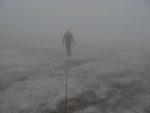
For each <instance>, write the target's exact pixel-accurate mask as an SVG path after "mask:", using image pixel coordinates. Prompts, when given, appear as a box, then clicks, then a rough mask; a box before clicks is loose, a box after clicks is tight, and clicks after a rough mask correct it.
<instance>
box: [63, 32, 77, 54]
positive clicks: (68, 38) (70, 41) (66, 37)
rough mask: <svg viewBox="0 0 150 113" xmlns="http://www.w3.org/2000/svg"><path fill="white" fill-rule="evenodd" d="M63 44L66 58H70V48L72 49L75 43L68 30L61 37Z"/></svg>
mask: <svg viewBox="0 0 150 113" xmlns="http://www.w3.org/2000/svg"><path fill="white" fill-rule="evenodd" d="M63 44H65V46H66V52H67V56H70V55H71V47H72V45H75V41H74V38H73V36H72V34H71V32H70V31H69V30H68V31H67V32H66V33H65V34H64V36H63Z"/></svg>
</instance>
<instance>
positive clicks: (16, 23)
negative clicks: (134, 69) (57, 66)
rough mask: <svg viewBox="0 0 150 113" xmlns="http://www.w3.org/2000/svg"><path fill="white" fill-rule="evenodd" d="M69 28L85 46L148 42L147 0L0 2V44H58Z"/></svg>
mask: <svg viewBox="0 0 150 113" xmlns="http://www.w3.org/2000/svg"><path fill="white" fill-rule="evenodd" d="M149 5H150V4H149ZM68 29H70V30H71V32H72V34H73V35H74V37H75V39H76V40H77V41H78V42H80V43H85V44H88V45H89V44H91V45H92V44H93V45H95V44H96V45H98V44H102V45H109V44H110V43H112V44H119V43H120V44H123V43H135V42H137V43H136V44H144V43H148V41H149V39H150V7H149V6H148V3H147V0H4V1H3V2H0V42H1V43H0V44H5V45H9V43H14V44H19V43H22V44H23V43H26V44H28V43H32V44H54V42H56V43H60V42H61V40H62V36H63V34H64V32H66V31H67V30H68ZM3 42H4V43H3ZM149 42H150V41H149Z"/></svg>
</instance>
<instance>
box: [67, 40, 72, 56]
mask: <svg viewBox="0 0 150 113" xmlns="http://www.w3.org/2000/svg"><path fill="white" fill-rule="evenodd" d="M66 52H67V55H68V56H70V55H71V44H70V43H68V44H66Z"/></svg>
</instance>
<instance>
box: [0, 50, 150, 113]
mask: <svg viewBox="0 0 150 113" xmlns="http://www.w3.org/2000/svg"><path fill="white" fill-rule="evenodd" d="M149 57H150V54H149V53H148V52H147V51H140V50H138V51H135V50H130V51H129V50H123V51H121V50H120V51H113V50H112V51H111V50H110V51H101V50H94V51H92V50H91V51H89V50H88V51H87V50H85V51H84V50H80V51H75V52H74V55H73V57H72V58H71V62H70V66H71V67H70V75H69V78H68V85H69V86H68V96H69V103H68V111H69V113H150V90H149V89H150V76H149V74H150V62H149ZM64 97H65V56H64V54H63V53H62V52H59V51H56V50H37V51H35V50H34V51H32V50H14V49H13V50H7V49H6V50H0V113H62V112H64Z"/></svg>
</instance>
